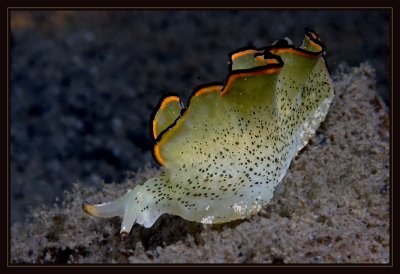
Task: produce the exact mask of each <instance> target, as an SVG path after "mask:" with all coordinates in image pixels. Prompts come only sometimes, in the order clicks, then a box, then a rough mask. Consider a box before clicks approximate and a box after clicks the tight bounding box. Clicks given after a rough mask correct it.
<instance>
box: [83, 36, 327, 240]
mask: <svg viewBox="0 0 400 274" xmlns="http://www.w3.org/2000/svg"><path fill="white" fill-rule="evenodd" d="M324 52H325V45H324V44H323V43H322V42H321V41H320V40H319V37H318V35H317V33H316V32H314V31H311V30H306V34H305V37H304V41H303V45H302V46H301V47H295V46H293V45H291V42H290V40H289V39H287V38H286V39H282V40H280V41H278V42H276V43H275V44H273V45H272V46H269V47H265V48H260V49H255V48H246V49H241V50H239V51H235V52H233V53H231V55H230V72H229V75H228V77H227V80H226V82H225V83H224V84H208V85H203V86H200V87H198V88H197V89H196V90H195V91H194V92H193V95H192V96H191V98H190V99H189V102H188V104H187V106H186V107H183V104H182V103H181V101H180V99H179V97H178V96H167V97H165V98H164V99H163V100H161V101H160V103H159V105H158V108H157V110H156V111H155V112H154V115H153V121H152V135H153V136H154V148H153V153H154V156H155V159H156V160H157V162H158V163H159V164H160V165H161V166H162V170H163V173H162V174H161V175H160V176H159V177H156V178H152V179H149V180H148V181H146V182H145V183H144V184H143V185H140V186H136V187H135V188H134V189H133V190H130V191H128V192H127V193H126V194H125V195H123V196H122V197H120V198H118V199H116V200H115V201H112V202H108V203H103V204H98V205H93V204H90V203H88V202H83V209H84V210H85V211H86V212H87V213H89V214H91V215H93V216H98V217H105V218H107V217H113V216H120V217H122V218H123V220H122V226H121V236H122V237H124V236H126V235H127V234H128V233H129V232H130V230H131V228H132V226H133V225H134V224H135V223H138V224H141V225H143V226H145V227H151V226H152V225H153V224H154V222H155V221H156V220H157V219H158V217H160V215H162V214H164V213H169V214H174V215H178V216H181V217H183V218H185V219H187V220H190V221H197V222H201V223H205V224H214V223H224V222H229V221H232V220H236V219H243V218H246V217H248V216H250V215H252V214H255V213H257V212H258V211H259V210H260V209H261V207H262V206H263V205H266V204H267V203H268V202H269V201H270V200H271V198H272V196H273V192H274V189H275V187H276V186H277V184H278V183H279V182H280V181H281V180H282V178H283V177H284V175H285V174H286V171H287V169H288V167H289V165H290V162H291V161H292V159H293V157H295V156H296V154H297V152H298V151H299V150H301V149H302V148H303V147H304V146H305V145H306V144H307V142H308V140H309V139H310V138H311V136H312V135H313V134H314V132H315V131H316V129H317V128H318V126H319V124H320V123H321V122H322V121H323V120H324V119H325V116H326V114H327V112H328V108H329V105H330V103H331V101H332V99H333V96H334V91H333V86H332V82H331V79H330V77H329V73H328V70H327V67H326V63H325V60H324V58H323V54H324Z"/></svg>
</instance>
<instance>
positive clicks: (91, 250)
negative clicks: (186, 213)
mask: <svg viewBox="0 0 400 274" xmlns="http://www.w3.org/2000/svg"><path fill="white" fill-rule="evenodd" d="M333 80H334V87H335V99H334V101H333V103H332V106H331V108H330V111H329V113H328V116H327V118H326V120H325V121H324V122H323V123H322V125H321V127H320V129H319V130H318V131H317V133H316V135H315V136H314V137H313V138H312V139H311V141H310V143H309V144H308V145H307V146H306V147H305V148H304V149H303V150H302V151H301V152H300V153H299V154H298V156H297V157H296V158H295V159H294V160H293V161H292V163H291V166H290V168H289V171H288V173H287V175H286V176H285V178H284V179H283V181H282V182H281V184H280V185H279V187H278V189H277V190H276V192H275V194H274V198H273V200H272V201H271V203H269V204H268V205H266V206H264V207H263V208H262V210H261V211H260V212H259V213H258V214H256V215H254V216H252V217H250V218H247V219H245V220H240V221H235V222H231V223H226V224H223V225H202V224H199V223H195V222H188V221H186V220H184V219H182V218H180V217H176V216H171V215H167V214H165V215H163V216H162V217H161V218H160V219H159V220H158V221H157V222H156V223H155V225H154V226H153V227H152V228H150V229H146V228H143V227H141V226H140V225H135V226H134V227H133V229H132V232H131V234H130V236H129V237H128V239H127V240H125V241H121V240H120V238H119V226H120V223H121V219H120V218H112V219H99V218H95V217H91V216H88V215H86V214H85V213H84V212H83V211H82V209H81V203H82V200H84V199H87V198H88V197H89V198H90V200H91V201H93V202H104V201H109V200H112V199H115V198H116V197H118V196H120V195H122V194H123V193H125V192H126V190H127V189H132V188H133V187H134V186H135V185H137V184H141V183H143V182H144V181H145V180H146V179H147V178H150V177H152V176H154V175H155V174H156V173H158V172H160V171H159V170H157V169H153V168H144V169H142V171H140V172H138V173H136V174H135V176H134V177H133V179H131V180H128V181H127V182H126V183H124V184H118V185H117V184H104V186H103V189H102V190H101V191H98V190H97V189H95V188H88V187H84V186H83V185H81V184H75V186H74V189H73V190H71V191H69V192H66V193H65V195H64V197H63V199H62V201H61V202H60V203H59V204H58V205H55V206H54V207H53V208H44V207H43V208H39V209H36V210H34V211H33V213H32V214H33V220H34V221H33V222H27V223H16V224H14V225H13V226H12V228H11V247H10V249H11V253H10V255H11V256H10V257H11V258H10V259H11V262H12V263H61V264H63V263H152V264H154V263H267V264H270V263H275V264H278V263H382V264H384V263H388V262H389V257H390V245H389V218H390V181H389V180H390V179H389V116H388V110H387V109H386V107H385V105H384V104H383V103H382V101H381V99H379V97H378V96H377V93H376V86H375V72H374V69H373V68H372V67H371V66H370V65H368V64H361V65H360V66H359V67H356V68H347V69H339V70H338V71H336V73H334V75H333Z"/></svg>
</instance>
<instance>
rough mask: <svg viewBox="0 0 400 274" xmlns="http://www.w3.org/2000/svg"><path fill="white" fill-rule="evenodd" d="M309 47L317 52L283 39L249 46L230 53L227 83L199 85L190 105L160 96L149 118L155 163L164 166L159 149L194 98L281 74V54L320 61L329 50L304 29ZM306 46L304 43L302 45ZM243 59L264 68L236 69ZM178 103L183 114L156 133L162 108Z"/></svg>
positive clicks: (313, 33) (222, 94)
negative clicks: (243, 81)
mask: <svg viewBox="0 0 400 274" xmlns="http://www.w3.org/2000/svg"><path fill="white" fill-rule="evenodd" d="M304 41H307V42H308V43H309V44H310V46H311V47H312V48H313V49H315V51H311V50H306V49H304V48H301V47H296V46H293V45H292V44H291V42H290V41H288V40H287V39H281V40H278V41H277V42H275V43H274V44H273V45H271V46H267V47H263V48H259V49H257V48H254V47H246V48H240V49H238V50H235V51H233V52H231V53H230V54H229V74H228V76H227V78H226V80H225V83H221V82H213V83H208V84H203V85H199V86H198V87H196V88H195V89H194V90H193V92H192V94H191V96H190V97H189V99H188V103H187V104H186V106H184V104H183V103H182V101H181V100H180V98H179V96H178V95H177V94H174V93H169V94H168V95H165V96H163V97H161V99H160V100H159V102H158V104H157V106H156V107H155V108H154V110H153V113H152V115H151V116H150V133H151V135H152V136H153V153H152V154H153V157H154V159H155V161H156V162H157V163H158V164H159V165H161V166H163V165H164V160H163V159H162V157H161V155H160V148H159V146H158V144H159V142H160V140H161V139H162V138H163V136H164V134H165V133H166V132H167V131H169V130H171V129H172V128H174V127H175V126H176V125H177V123H178V121H179V120H180V119H181V118H182V117H183V116H184V115H185V113H187V112H188V111H189V107H190V102H191V99H192V98H193V97H196V96H199V95H201V94H205V93H209V92H213V91H216V90H218V91H220V95H221V96H224V95H225V94H227V93H228V92H229V89H230V86H231V85H232V83H233V82H234V81H236V80H237V79H238V78H242V77H249V76H254V75H262V74H274V73H279V72H280V71H281V69H282V68H283V66H284V62H283V61H282V59H281V57H280V56H279V55H276V54H280V53H291V54H295V55H300V56H304V57H307V58H319V57H323V55H324V53H325V51H326V47H325V44H324V43H322V41H320V39H319V35H318V33H317V32H315V31H313V30H311V29H306V30H305V40H304ZM303 46H304V42H303ZM244 56H252V57H253V58H254V59H255V60H256V62H258V63H259V64H262V65H258V66H255V67H251V68H248V69H234V68H233V63H234V61H235V59H237V58H240V57H244ZM170 102H176V103H178V104H179V106H180V113H179V115H178V116H177V118H176V119H175V120H174V121H173V122H172V123H171V124H170V125H169V126H168V127H166V128H165V129H164V130H162V131H161V132H160V133H157V132H156V128H157V120H156V117H157V114H158V113H160V112H161V111H163V109H164V108H165V107H166V106H167V105H168V104H169V103H170Z"/></svg>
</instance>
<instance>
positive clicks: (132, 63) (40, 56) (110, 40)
mask: <svg viewBox="0 0 400 274" xmlns="http://www.w3.org/2000/svg"><path fill="white" fill-rule="evenodd" d="M10 26H11V33H10V38H11V39H10V49H11V51H10V52H11V73H10V74H11V90H10V95H11V96H10V98H11V101H10V103H11V112H10V115H11V132H10V135H11V136H10V140H11V217H12V221H13V222H14V221H21V220H23V219H24V218H25V217H24V216H25V215H26V213H29V210H30V208H33V207H38V206H41V205H44V206H52V204H53V203H54V202H55V201H56V197H62V195H63V190H68V189H70V188H71V187H72V184H73V183H75V182H78V181H79V182H81V183H83V184H85V185H95V186H99V185H100V182H101V181H103V180H104V181H105V182H107V183H109V182H122V181H123V180H125V179H126V178H129V176H131V172H132V171H136V170H137V169H138V168H142V167H144V165H145V164H146V163H151V165H154V166H156V164H155V162H154V161H153V159H152V156H151V152H150V151H151V139H150V132H149V117H150V114H151V112H152V110H153V108H154V107H155V105H156V104H157V102H158V100H159V98H160V97H161V96H162V95H164V94H166V93H169V92H174V93H179V94H181V96H182V97H183V99H184V101H185V102H186V99H187V98H188V96H189V95H190V93H191V92H192V90H193V89H194V88H195V87H196V86H197V85H199V84H203V83H207V82H215V81H224V80H225V77H226V75H227V73H228V63H227V62H228V57H227V56H228V53H229V52H231V51H233V50H235V49H237V48H240V47H244V46H248V45H254V46H256V47H262V46H266V45H269V44H271V43H272V42H273V41H275V40H278V39H280V38H283V37H285V36H287V37H289V38H291V40H292V41H293V43H294V44H295V45H300V44H301V43H302V38H303V35H304V28H305V27H311V28H313V29H314V30H316V31H317V32H319V34H320V36H321V39H322V40H323V42H324V43H325V44H326V46H327V48H328V51H327V60H328V64H329V68H330V70H331V72H332V71H334V70H335V69H336V68H337V67H338V66H339V64H341V65H344V67H345V66H346V65H348V66H357V65H359V64H360V63H361V62H365V61H368V62H370V63H371V64H372V65H373V66H374V67H375V68H376V72H377V87H378V90H379V93H380V95H381V96H382V98H383V99H384V101H385V102H386V103H387V104H389V100H390V96H389V74H390V73H389V72H390V70H389V60H390V59H389V58H390V32H389V31H390V28H389V26H390V13H389V11H388V10H361V11H295V10H292V11H277V10H276V11H255V10H254V11H240V10H235V11H169V10H168V11H167V10H166V11H128V10H127V11H18V10H13V11H11V16H10Z"/></svg>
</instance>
